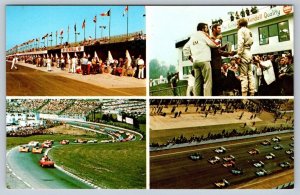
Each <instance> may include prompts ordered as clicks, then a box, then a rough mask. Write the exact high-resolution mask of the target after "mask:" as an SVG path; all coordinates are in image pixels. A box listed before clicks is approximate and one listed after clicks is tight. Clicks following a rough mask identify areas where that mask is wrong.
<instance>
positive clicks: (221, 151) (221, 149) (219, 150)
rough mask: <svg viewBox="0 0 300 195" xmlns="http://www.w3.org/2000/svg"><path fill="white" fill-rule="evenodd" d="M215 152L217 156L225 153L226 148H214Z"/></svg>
mask: <svg viewBox="0 0 300 195" xmlns="http://www.w3.org/2000/svg"><path fill="white" fill-rule="evenodd" d="M215 152H216V153H218V154H220V153H225V152H226V148H224V147H223V146H222V147H219V148H216V149H215Z"/></svg>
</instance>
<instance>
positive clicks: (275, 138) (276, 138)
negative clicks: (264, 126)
mask: <svg viewBox="0 0 300 195" xmlns="http://www.w3.org/2000/svg"><path fill="white" fill-rule="evenodd" d="M272 141H273V142H280V137H278V136H276V137H273V138H272Z"/></svg>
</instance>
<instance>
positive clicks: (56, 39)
mask: <svg viewBox="0 0 300 195" xmlns="http://www.w3.org/2000/svg"><path fill="white" fill-rule="evenodd" d="M55 37H56V44H55V45H57V31H56V34H55Z"/></svg>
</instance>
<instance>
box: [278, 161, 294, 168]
mask: <svg viewBox="0 0 300 195" xmlns="http://www.w3.org/2000/svg"><path fill="white" fill-rule="evenodd" d="M279 166H280V167H281V168H290V167H291V164H290V163H289V162H281V163H279Z"/></svg>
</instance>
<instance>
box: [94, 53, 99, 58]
mask: <svg viewBox="0 0 300 195" xmlns="http://www.w3.org/2000/svg"><path fill="white" fill-rule="evenodd" d="M94 57H95V58H98V54H97V52H96V51H95V54H94ZM98 59H99V58H98Z"/></svg>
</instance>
